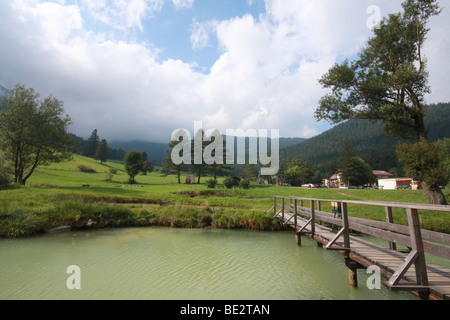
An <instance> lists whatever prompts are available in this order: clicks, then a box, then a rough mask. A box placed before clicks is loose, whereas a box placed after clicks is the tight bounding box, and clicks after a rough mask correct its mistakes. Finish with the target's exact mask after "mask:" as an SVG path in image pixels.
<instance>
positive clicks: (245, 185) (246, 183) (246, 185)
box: [239, 179, 250, 189]
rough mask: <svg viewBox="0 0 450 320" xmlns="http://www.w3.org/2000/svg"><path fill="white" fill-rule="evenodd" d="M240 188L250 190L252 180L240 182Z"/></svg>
mask: <svg viewBox="0 0 450 320" xmlns="http://www.w3.org/2000/svg"><path fill="white" fill-rule="evenodd" d="M239 187H241V188H242V189H250V180H248V179H242V180H241V182H239Z"/></svg>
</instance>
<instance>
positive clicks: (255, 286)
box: [0, 228, 416, 300]
mask: <svg viewBox="0 0 450 320" xmlns="http://www.w3.org/2000/svg"><path fill="white" fill-rule="evenodd" d="M302 245H303V246H302V247H297V246H296V245H295V239H294V235H293V233H292V232H251V231H238V230H215V229H203V230H200V229H166V228H136V229H134V228H131V229H114V230H101V231H86V232H70V233H61V234H47V235H42V236H38V237H33V238H26V239H12V240H9V239H8V240H7V239H1V240H0V257H1V258H0V275H1V276H0V299H2V300H5V299H11V300H15V299H33V300H35V299H46V300H54V299H58V300H60V299H69V300H78V299H83V300H90V299H93V300H97V299H106V300H119V299H120V300H128V299H133V300H388V299H389V300H404V299H416V298H415V297H414V296H413V295H411V294H409V293H405V292H401V293H399V292H390V291H389V290H388V289H386V288H385V287H384V286H381V289H373V290H370V289H369V288H368V287H367V285H366V283H367V279H368V278H369V276H370V274H367V273H366V270H359V271H358V281H359V284H360V286H359V288H350V287H349V285H348V269H347V268H346V267H345V264H344V259H343V257H342V255H340V254H339V253H337V252H330V251H326V250H324V249H323V248H319V247H318V246H317V245H316V243H315V242H314V241H312V240H310V239H307V238H306V237H305V238H304V240H303V241H302ZM70 266H75V267H76V268H78V269H70V270H68V268H69V267H70ZM68 271H69V272H68ZM76 285H79V286H80V288H79V289H77V288H76ZM74 287H75V288H74Z"/></svg>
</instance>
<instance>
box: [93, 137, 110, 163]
mask: <svg viewBox="0 0 450 320" xmlns="http://www.w3.org/2000/svg"><path fill="white" fill-rule="evenodd" d="M94 159H95V160H99V161H100V163H101V164H103V162H106V161H108V143H107V142H106V140H105V139H102V141H100V143H99V144H98V146H97V149H96V150H95V153H94Z"/></svg>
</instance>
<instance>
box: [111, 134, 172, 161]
mask: <svg viewBox="0 0 450 320" xmlns="http://www.w3.org/2000/svg"><path fill="white" fill-rule="evenodd" d="M108 146H109V147H110V148H113V149H122V150H124V151H125V152H130V151H133V150H136V151H141V152H145V153H147V155H148V158H149V159H150V160H152V161H154V164H155V165H158V166H160V165H162V163H163V160H164V158H166V157H167V153H166V150H167V149H168V144H167V143H158V142H151V141H140V140H132V141H111V142H109V141H108Z"/></svg>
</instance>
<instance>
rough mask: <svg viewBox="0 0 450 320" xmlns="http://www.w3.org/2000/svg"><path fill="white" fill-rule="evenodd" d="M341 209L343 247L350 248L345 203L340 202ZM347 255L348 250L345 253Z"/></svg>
mask: <svg viewBox="0 0 450 320" xmlns="http://www.w3.org/2000/svg"><path fill="white" fill-rule="evenodd" d="M341 211H342V223H343V229H344V234H343V236H344V247H345V248H350V230H349V223H348V212H347V203H345V202H341ZM346 255H348V252H347V253H346Z"/></svg>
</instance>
